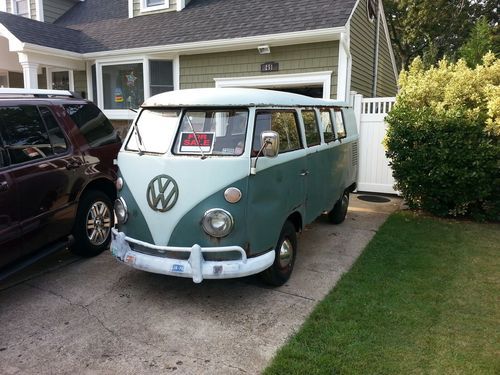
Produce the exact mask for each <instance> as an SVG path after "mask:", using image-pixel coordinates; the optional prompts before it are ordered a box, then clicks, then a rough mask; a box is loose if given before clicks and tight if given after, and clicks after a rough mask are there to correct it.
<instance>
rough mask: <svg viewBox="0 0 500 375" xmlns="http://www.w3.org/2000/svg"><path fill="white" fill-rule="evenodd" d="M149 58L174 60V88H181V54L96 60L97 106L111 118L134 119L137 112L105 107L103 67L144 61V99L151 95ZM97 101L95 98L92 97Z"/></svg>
mask: <svg viewBox="0 0 500 375" xmlns="http://www.w3.org/2000/svg"><path fill="white" fill-rule="evenodd" d="M149 60H172V69H173V75H174V90H179V82H180V67H179V56H175V57H159V56H154V57H153V56H142V57H140V58H136V59H128V60H118V59H116V60H114V59H113V60H102V61H98V60H96V61H95V66H96V84H97V90H96V91H97V106H98V107H99V108H100V109H101V110H102V111H103V112H104V114H105V115H106V116H107V117H108V118H109V119H111V120H132V119H133V118H134V117H135V113H134V112H132V111H130V110H128V109H106V108H104V90H103V86H102V67H103V66H110V65H122V64H137V63H142V74H143V83H144V100H146V99H148V98H149V97H150V96H151V87H150V86H151V85H150V77H149ZM91 65H92V64H89V65H88V67H87V77H89V73H90V79H89V78H87V86H88V87H89V90H88V91H89V98H90V97H91V96H90V93H91V92H92V90H91V89H92V69H91ZM92 99H94V101H95V98H92Z"/></svg>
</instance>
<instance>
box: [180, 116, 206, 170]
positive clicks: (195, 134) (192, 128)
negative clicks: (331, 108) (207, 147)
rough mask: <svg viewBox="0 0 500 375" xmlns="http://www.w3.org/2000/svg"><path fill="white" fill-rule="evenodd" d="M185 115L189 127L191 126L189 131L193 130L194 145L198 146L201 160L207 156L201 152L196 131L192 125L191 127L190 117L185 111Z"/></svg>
mask: <svg viewBox="0 0 500 375" xmlns="http://www.w3.org/2000/svg"><path fill="white" fill-rule="evenodd" d="M185 117H186V118H187V120H188V123H189V127H190V128H191V131H192V132H193V134H194V139H195V140H196V145H197V146H198V148H199V149H200V152H201V160H204V159H206V158H207V156H206V155H205V153H204V152H203V149H202V148H201V145H200V141H199V140H198V133H196V131H195V130H194V127H193V123H192V122H191V119H190V118H189V116H188V114H187V112H186V114H185Z"/></svg>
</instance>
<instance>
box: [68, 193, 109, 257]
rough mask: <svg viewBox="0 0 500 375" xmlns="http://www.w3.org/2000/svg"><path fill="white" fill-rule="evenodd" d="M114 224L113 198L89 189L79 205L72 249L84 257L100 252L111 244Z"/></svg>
mask: <svg viewBox="0 0 500 375" xmlns="http://www.w3.org/2000/svg"><path fill="white" fill-rule="evenodd" d="M113 224H114V216H113V208H112V204H111V199H110V198H109V197H108V196H107V195H106V194H105V193H103V192H102V191H97V190H88V191H87V192H85V193H84V194H83V196H82V198H81V199H80V203H79V205H78V211H77V214H76V219H75V226H74V228H73V236H74V238H75V243H74V244H73V246H72V247H71V251H72V252H73V253H75V254H77V255H80V256H83V257H92V256H96V255H98V254H100V253H101V252H103V251H104V250H105V249H107V248H108V246H109V242H110V239H111V228H112V227H113Z"/></svg>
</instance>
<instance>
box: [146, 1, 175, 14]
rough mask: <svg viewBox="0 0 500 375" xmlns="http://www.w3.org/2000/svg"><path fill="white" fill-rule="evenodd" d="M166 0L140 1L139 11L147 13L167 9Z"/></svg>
mask: <svg viewBox="0 0 500 375" xmlns="http://www.w3.org/2000/svg"><path fill="white" fill-rule="evenodd" d="M168 5H169V4H168V0H141V11H142V12H148V11H151V10H158V9H166V8H168Z"/></svg>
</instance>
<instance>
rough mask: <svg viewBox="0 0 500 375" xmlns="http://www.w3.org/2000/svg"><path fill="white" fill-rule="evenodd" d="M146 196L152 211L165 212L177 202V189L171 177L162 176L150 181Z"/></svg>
mask: <svg viewBox="0 0 500 375" xmlns="http://www.w3.org/2000/svg"><path fill="white" fill-rule="evenodd" d="M146 195H147V199H148V204H149V207H151V208H152V209H153V211H159V212H167V211H168V210H170V209H171V208H172V207H174V205H175V203H176V202H177V198H178V197H179V187H178V186H177V183H176V182H175V180H174V179H173V178H172V177H170V176H167V175H166V174H162V175H160V176H156V177H155V178H153V179H152V180H151V182H150V183H149V185H148V191H147V193H146Z"/></svg>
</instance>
